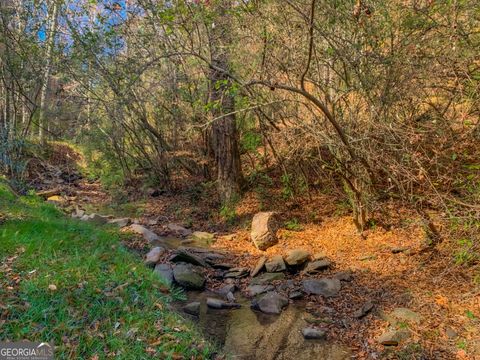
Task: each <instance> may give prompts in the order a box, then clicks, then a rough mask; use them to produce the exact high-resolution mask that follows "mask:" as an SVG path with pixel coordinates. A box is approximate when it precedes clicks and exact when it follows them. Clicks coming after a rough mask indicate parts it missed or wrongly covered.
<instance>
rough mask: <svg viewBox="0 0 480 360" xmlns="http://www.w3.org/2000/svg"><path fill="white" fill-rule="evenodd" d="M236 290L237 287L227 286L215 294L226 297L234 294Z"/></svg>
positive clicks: (233, 285)
mask: <svg viewBox="0 0 480 360" xmlns="http://www.w3.org/2000/svg"><path fill="white" fill-rule="evenodd" d="M236 289H237V286H236V285H235V284H227V285H224V286H222V287H221V288H220V289H218V290H217V294H219V295H222V296H225V297H226V296H227V295H228V293H234V292H235V290H236Z"/></svg>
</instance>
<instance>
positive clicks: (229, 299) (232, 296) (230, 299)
mask: <svg viewBox="0 0 480 360" xmlns="http://www.w3.org/2000/svg"><path fill="white" fill-rule="evenodd" d="M226 298H227V301H228V302H230V303H233V302H235V296H234V295H233V293H232V292H229V293H228V294H227V296H226Z"/></svg>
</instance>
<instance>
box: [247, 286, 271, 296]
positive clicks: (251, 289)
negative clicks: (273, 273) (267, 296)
mask: <svg viewBox="0 0 480 360" xmlns="http://www.w3.org/2000/svg"><path fill="white" fill-rule="evenodd" d="M274 289H275V288H274V287H273V286H272V285H250V286H248V287H247V293H248V295H249V296H252V297H253V296H257V295H260V294H263V293H266V292H268V291H272V290H274Z"/></svg>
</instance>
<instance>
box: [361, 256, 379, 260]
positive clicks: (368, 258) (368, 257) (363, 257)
mask: <svg viewBox="0 0 480 360" xmlns="http://www.w3.org/2000/svg"><path fill="white" fill-rule="evenodd" d="M376 259H377V256H376V255H364V256H360V257H359V258H358V260H360V261H368V260H376Z"/></svg>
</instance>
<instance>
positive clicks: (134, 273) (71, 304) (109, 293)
mask: <svg viewBox="0 0 480 360" xmlns="http://www.w3.org/2000/svg"><path fill="white" fill-rule="evenodd" d="M120 240H121V238H120V234H119V232H118V231H117V230H115V229H113V228H108V227H104V228H97V227H94V226H93V225H90V224H87V223H83V222H80V221H75V220H71V219H69V218H66V217H65V216H64V215H63V214H62V213H61V212H60V211H59V210H57V209H56V208H55V207H53V206H52V205H50V204H46V203H44V202H43V201H41V200H39V199H38V198H36V197H33V196H30V197H20V198H17V197H16V196H14V195H12V193H11V192H10V191H9V190H8V189H7V187H6V186H5V185H3V184H2V183H1V182H0V261H1V266H0V341H7V340H9V341H17V340H22V339H26V340H31V341H49V342H53V343H54V344H55V347H56V358H59V359H60V358H61V359H66V358H68V359H91V358H94V359H96V358H98V359H104V358H119V359H150V358H161V359H170V358H172V359H176V358H186V359H190V358H198V359H202V358H208V357H209V355H210V352H211V351H212V349H211V348H210V347H209V344H208V343H206V342H205V341H204V340H203V339H202V338H201V337H200V336H199V335H198V333H197V332H196V331H195V330H193V329H192V325H191V324H188V323H185V321H184V320H182V319H181V318H180V317H179V316H178V315H176V314H175V313H173V312H171V311H169V310H168V303H169V302H171V301H172V300H173V299H174V298H175V297H179V296H182V295H181V294H180V293H179V292H176V291H171V290H170V289H168V288H167V287H166V286H165V285H164V284H162V282H161V281H160V280H159V279H157V278H156V277H155V274H154V273H153V272H152V271H151V269H148V268H146V267H145V266H144V265H143V264H142V262H141V259H140V258H139V257H138V256H136V255H134V254H132V253H130V252H128V251H127V250H126V249H125V248H123V247H122V246H121V245H120ZM172 292H173V293H172Z"/></svg>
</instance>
